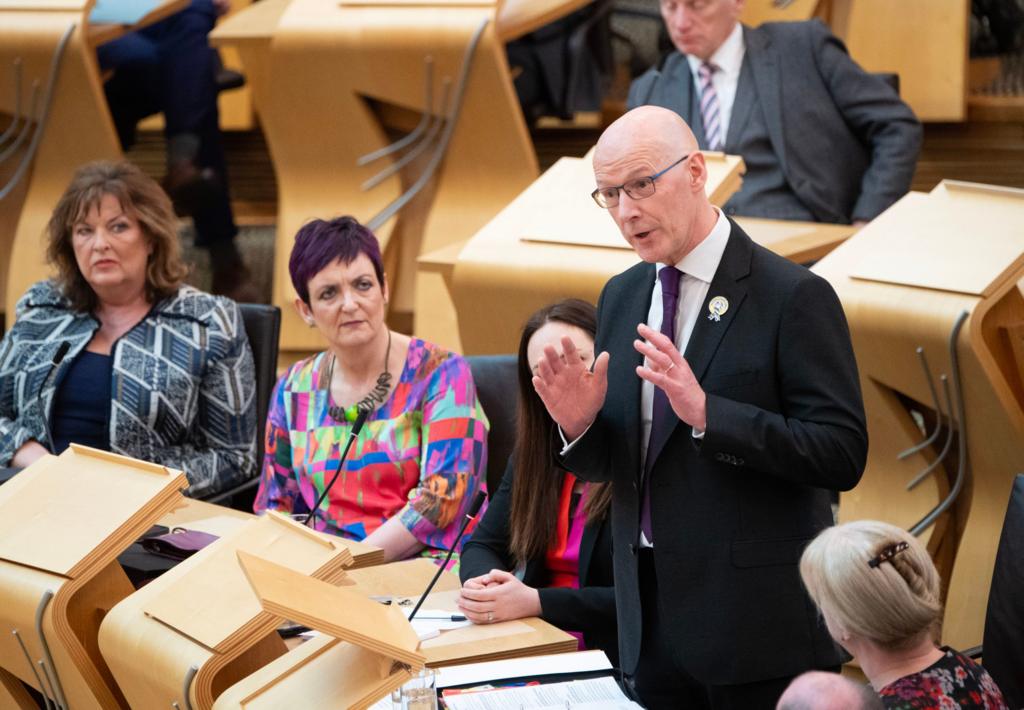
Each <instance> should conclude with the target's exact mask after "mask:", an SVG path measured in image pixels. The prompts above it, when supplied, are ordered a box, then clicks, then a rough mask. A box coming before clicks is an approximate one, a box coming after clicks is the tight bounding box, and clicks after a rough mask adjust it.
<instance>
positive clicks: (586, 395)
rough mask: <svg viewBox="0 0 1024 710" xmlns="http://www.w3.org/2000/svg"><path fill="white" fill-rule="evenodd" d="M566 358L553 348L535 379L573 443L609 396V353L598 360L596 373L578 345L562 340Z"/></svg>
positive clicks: (543, 361)
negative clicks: (583, 356)
mask: <svg viewBox="0 0 1024 710" xmlns="http://www.w3.org/2000/svg"><path fill="white" fill-rule="evenodd" d="M562 352H563V353H564V359H563V357H560V356H559V354H558V353H557V352H556V351H555V349H554V348H553V347H551V346H550V345H549V346H547V347H546V348H544V358H543V359H542V360H541V361H540V363H538V365H537V371H536V373H535V374H534V376H533V388H534V389H535V390H537V394H538V395H540V399H541V401H542V402H544V406H545V407H546V408H547V410H548V414H550V415H551V418H552V419H554V420H555V423H556V424H558V426H560V427H561V428H562V433H563V434H565V436H566V438H567V439H569V440H570V441H572V440H573V439H576V438H578V437H579V436H580V435H581V434H582V433H583V432H584V431H586V430H587V427H588V426H590V424H591V423H592V422H593V421H594V419H596V418H597V413H598V412H599V411H600V410H601V405H603V404H604V397H605V394H606V393H607V392H608V353H601V354H600V355H598V356H597V359H596V360H594V370H593V372H591V371H590V369H589V368H588V367H587V365H586V363H584V362H583V360H582V358H580V354H579V351H577V349H576V344H575V343H573V342H572V338H569V337H568V336H566V337H563V338H562Z"/></svg>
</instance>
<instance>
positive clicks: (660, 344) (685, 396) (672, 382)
mask: <svg viewBox="0 0 1024 710" xmlns="http://www.w3.org/2000/svg"><path fill="white" fill-rule="evenodd" d="M637 332H638V333H640V337H641V338H644V339H645V340H646V341H647V342H644V341H643V340H634V341H633V347H635V348H636V349H637V351H638V352H639V353H640V354H641V355H643V356H644V357H645V358H646V364H645V365H640V366H639V367H637V368H636V374H637V375H639V376H640V377H642V378H643V379H645V380H647V381H648V382H650V383H651V384H652V385H654V386H655V387H660V388H661V389H663V390H664V391H665V396H666V397H668V402H669V404H671V405H672V411H674V412H675V413H676V416H677V417H679V418H680V419H681V420H683V421H684V422H686V423H687V424H689V425H690V426H692V427H693V428H694V429H696V430H698V431H705V430H706V429H707V396H706V395H705V394H704V390H703V389H701V386H700V383H699V382H697V378H696V377H694V376H693V370H691V369H690V364H689V363H688V362H686V358H684V357H683V356H682V355H681V354H680V353H679V351H678V350H676V346H675V344H674V343H673V342H672V341H671V340H669V339H668V338H666V337H665V336H664V335H662V334H661V333H659V332H658V331H656V330H654V329H653V328H650V327H648V326H646V325H644V324H643V323H641V324H640V325H639V326H638V327H637Z"/></svg>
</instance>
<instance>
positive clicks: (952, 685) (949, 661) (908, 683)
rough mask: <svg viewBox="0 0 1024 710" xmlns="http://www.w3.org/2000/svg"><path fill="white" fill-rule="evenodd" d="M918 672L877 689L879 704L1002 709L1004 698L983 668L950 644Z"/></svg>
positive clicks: (900, 708) (901, 708) (901, 709)
mask: <svg viewBox="0 0 1024 710" xmlns="http://www.w3.org/2000/svg"><path fill="white" fill-rule="evenodd" d="M942 650H943V651H945V652H946V655H944V656H943V657H942V658H940V659H939V660H937V661H936V662H935V663H933V664H932V665H930V666H929V667H928V668H925V669H924V670H923V671H920V672H919V673H914V674H911V675H908V676H903V677H902V678H900V679H899V680H897V681H893V682H892V683H890V684H889V685H887V686H885V687H884V688H882V690H881V691H879V693H878V694H879V695H880V696H882V704H884V705H885V707H886V708H896V709H897V710H917V709H918V708H926V709H927V710H960V708H985V709H986V710H1005V709H1006V701H1005V700H1003V694H1002V693H1001V692H1000V691H999V688H998V687H996V684H995V681H993V680H992V676H990V675H989V674H988V673H987V672H986V671H985V669H984V668H982V667H981V666H979V665H977V664H976V663H974V662H973V661H972V660H971V659H969V658H967V657H966V656H962V655H960V654H959V653H957V652H956V651H954V650H953V649H951V648H948V647H945V646H944V647H943V648H942Z"/></svg>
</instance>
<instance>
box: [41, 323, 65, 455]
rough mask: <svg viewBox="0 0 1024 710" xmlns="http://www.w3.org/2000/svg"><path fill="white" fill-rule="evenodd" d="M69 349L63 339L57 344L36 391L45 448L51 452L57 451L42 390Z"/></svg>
mask: <svg viewBox="0 0 1024 710" xmlns="http://www.w3.org/2000/svg"><path fill="white" fill-rule="evenodd" d="M70 349H71V343H70V342H68V341H67V340H65V341H64V342H62V343H61V344H60V345H58V346H57V352H55V353H54V354H53V359H52V360H51V361H50V369H49V370H47V371H46V377H44V378H43V381H42V382H40V383H39V391H38V392H36V401H37V402H39V408H40V409H41V410H42V412H43V433H44V434H46V443H47V448H49V449H50V453H51V454H55V453H57V452H56V451H54V450H53V449H54V444H53V432H52V431H50V417H49V415H48V414H47V413H46V408H45V407H44V406H43V390H44V389H46V383H47V382H49V381H50V378H51V377H53V371H54V370H56V369H57V367H58V366H59V365H60V364H61V363H62V362H64V358H65V357H66V356H67V354H68V350H70Z"/></svg>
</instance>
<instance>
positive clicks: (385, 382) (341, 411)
mask: <svg viewBox="0 0 1024 710" xmlns="http://www.w3.org/2000/svg"><path fill="white" fill-rule="evenodd" d="M390 357H391V329H390V328H388V349H387V351H386V352H385V353H384V372H382V373H380V374H379V375H377V384H375V385H374V386H373V389H372V390H371V391H370V393H369V394H368V395H366V396H365V397H363V398H362V399H361V400H359V401H358V402H356V403H355V404H353V405H352V406H351V407H339V406H337V405H334V404H332V405H330V406H329V407H328V408H327V412H328V414H330V415H331V418H332V419H334V421H336V422H342V421H344V422H348V423H349V424H351V423H352V422H354V421H355V420H356V417H358V416H359V412H360V411H364V412H372V411H373V410H374V409H376V408H377V407H379V406H380V405H382V404H384V402H386V401H387V398H388V393H389V392H391V373H390V372H388V360H389V359H390ZM336 360H337V358H336V357H335V356H334V355H331V366H330V367H329V368H328V370H327V401H328V402H329V401H330V392H331V383H332V382H333V381H334V363H335V361H336Z"/></svg>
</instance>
